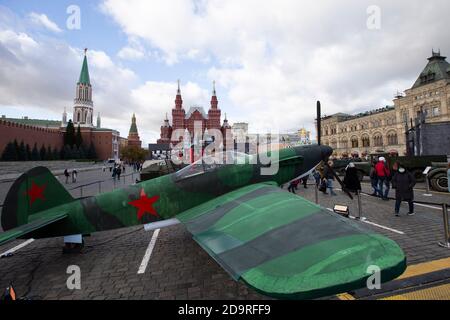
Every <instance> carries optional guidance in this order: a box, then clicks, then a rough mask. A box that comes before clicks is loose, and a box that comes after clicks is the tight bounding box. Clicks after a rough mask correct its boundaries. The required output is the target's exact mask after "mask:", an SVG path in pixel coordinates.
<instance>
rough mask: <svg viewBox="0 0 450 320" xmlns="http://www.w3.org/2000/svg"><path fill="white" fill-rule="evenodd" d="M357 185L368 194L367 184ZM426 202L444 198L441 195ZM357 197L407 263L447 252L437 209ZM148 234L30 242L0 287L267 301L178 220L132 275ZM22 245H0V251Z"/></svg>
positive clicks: (1, 264)
mask: <svg viewBox="0 0 450 320" xmlns="http://www.w3.org/2000/svg"><path fill="white" fill-rule="evenodd" d="M364 189H365V191H369V187H368V186H364ZM298 194H299V195H301V196H304V197H305V198H307V199H309V200H312V201H314V189H313V188H312V187H310V188H308V189H306V190H304V189H303V188H302V187H299V190H298ZM421 197H422V196H421V194H419V193H418V194H417V198H421ZM427 199H428V200H432V201H436V202H444V201H447V202H450V196H448V195H434V196H433V197H432V199H429V198H427ZM319 200H320V204H321V205H322V206H324V207H326V208H332V207H333V206H334V204H346V205H349V207H350V211H351V214H352V215H355V214H356V212H357V206H356V200H354V201H351V200H350V199H349V198H348V197H347V196H346V195H344V194H343V193H342V192H339V191H338V196H336V197H331V196H328V195H323V194H319ZM362 200H363V201H362V204H363V215H364V216H365V217H367V218H368V220H369V222H373V223H376V224H378V225H380V226H381V227H378V226H374V225H369V224H367V226H368V227H369V228H372V229H373V230H374V231H376V232H379V233H381V234H384V235H386V236H388V237H389V238H391V239H393V240H395V241H396V242H397V243H398V244H399V245H400V246H401V247H402V248H403V250H404V251H405V253H406V255H407V260H408V264H416V263H419V262H424V261H430V260H435V259H440V258H445V257H450V250H447V249H443V248H440V247H439V246H438V245H437V242H438V241H441V240H443V220H442V213H441V211H440V210H439V208H438V209H433V208H431V207H433V206H431V207H423V206H416V216H412V217H409V216H406V215H405V213H406V210H407V209H406V207H405V206H403V207H402V213H403V214H402V215H401V216H400V217H395V216H394V214H393V205H394V204H393V201H389V202H384V201H382V200H380V199H377V198H373V197H369V196H363V198H362ZM359 223H362V222H359ZM382 227H384V228H390V229H392V230H388V229H383V228H382ZM398 232H400V233H398ZM401 233H403V234H401ZM152 235H153V232H152V231H151V232H145V231H144V230H143V228H142V226H138V227H131V228H125V229H120V230H113V231H108V232H98V233H95V234H93V235H92V236H90V237H87V238H86V247H85V249H84V252H83V253H82V254H77V255H63V254H62V253H61V246H62V238H51V239H39V240H35V241H34V242H32V243H31V244H29V245H27V246H26V247H24V248H22V249H20V250H18V251H17V252H15V254H14V255H13V256H12V257H9V258H3V259H0V289H1V288H4V287H6V286H7V285H8V284H9V283H11V282H12V283H13V284H14V286H15V288H16V291H17V293H18V295H19V296H23V295H26V296H28V297H30V298H33V299H267V297H264V296H262V295H260V294H258V293H257V292H255V291H254V290H252V289H249V288H247V287H246V286H245V285H244V284H243V283H241V282H236V281H234V280H233V279H232V278H231V277H230V276H229V275H228V274H227V273H226V272H225V271H223V270H222V268H221V267H220V266H219V265H217V264H216V262H215V261H214V260H213V259H212V258H210V257H209V256H208V254H207V253H206V252H204V251H203V250H202V249H201V248H200V247H199V246H198V245H197V244H196V243H195V242H194V241H193V240H192V238H191V236H190V234H189V233H188V232H187V231H186V229H185V228H184V227H183V226H182V225H176V226H172V227H168V228H165V229H162V230H161V231H160V233H159V236H158V238H157V241H156V245H155V248H154V250H153V253H152V255H151V258H150V261H149V264H148V266H147V268H146V271H145V273H144V274H138V273H137V271H138V269H139V266H140V264H141V261H142V259H143V256H144V254H145V252H146V249H147V246H148V244H149V242H150V239H151V238H152ZM21 242H23V240H16V241H14V242H12V243H9V244H7V245H4V246H1V247H0V254H1V253H3V252H4V251H6V250H7V249H10V248H12V247H14V246H16V245H18V244H19V243H21ZM70 265H78V266H79V267H80V268H81V290H73V291H71V290H69V289H67V286H66V281H67V279H68V277H69V274H67V273H66V270H67V267H68V266H70Z"/></svg>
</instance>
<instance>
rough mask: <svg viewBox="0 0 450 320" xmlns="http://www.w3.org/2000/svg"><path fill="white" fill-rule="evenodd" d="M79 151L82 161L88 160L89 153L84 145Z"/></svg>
mask: <svg viewBox="0 0 450 320" xmlns="http://www.w3.org/2000/svg"><path fill="white" fill-rule="evenodd" d="M78 151H79V154H80V159H87V155H86V154H87V152H86V149H85V148H84V146H83V145H81V146H80V147H79V148H78Z"/></svg>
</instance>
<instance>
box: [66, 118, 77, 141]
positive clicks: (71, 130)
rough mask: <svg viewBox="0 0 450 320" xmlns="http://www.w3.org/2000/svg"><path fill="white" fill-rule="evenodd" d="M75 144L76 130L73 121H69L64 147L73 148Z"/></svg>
mask: <svg viewBox="0 0 450 320" xmlns="http://www.w3.org/2000/svg"><path fill="white" fill-rule="evenodd" d="M74 144H75V128H74V126H73V122H72V120H69V122H68V123H67V127H66V132H65V133H64V145H68V146H70V147H72V146H73V145H74Z"/></svg>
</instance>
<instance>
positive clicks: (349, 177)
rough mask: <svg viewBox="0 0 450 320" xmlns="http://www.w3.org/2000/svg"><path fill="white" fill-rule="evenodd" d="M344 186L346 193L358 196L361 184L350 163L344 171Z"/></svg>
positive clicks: (353, 165) (352, 164) (356, 170)
mask: <svg viewBox="0 0 450 320" xmlns="http://www.w3.org/2000/svg"><path fill="white" fill-rule="evenodd" d="M344 185H345V187H346V188H347V190H348V191H350V192H353V193H356V194H358V192H360V191H361V182H360V181H359V177H358V169H356V167H355V164H354V163H353V162H350V163H349V164H348V167H347V168H346V170H345V177H344Z"/></svg>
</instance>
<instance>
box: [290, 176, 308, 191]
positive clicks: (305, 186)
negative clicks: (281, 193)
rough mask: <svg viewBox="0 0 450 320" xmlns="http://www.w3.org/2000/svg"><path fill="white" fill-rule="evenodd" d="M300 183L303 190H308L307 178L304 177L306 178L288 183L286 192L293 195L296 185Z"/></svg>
mask: <svg viewBox="0 0 450 320" xmlns="http://www.w3.org/2000/svg"><path fill="white" fill-rule="evenodd" d="M300 181H301V182H302V184H303V188H305V189H308V176H306V177H303V178H301V179H297V180H294V181H291V182H290V183H289V187H288V191H289V192H292V193H295V190H298V185H299V184H300Z"/></svg>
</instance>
